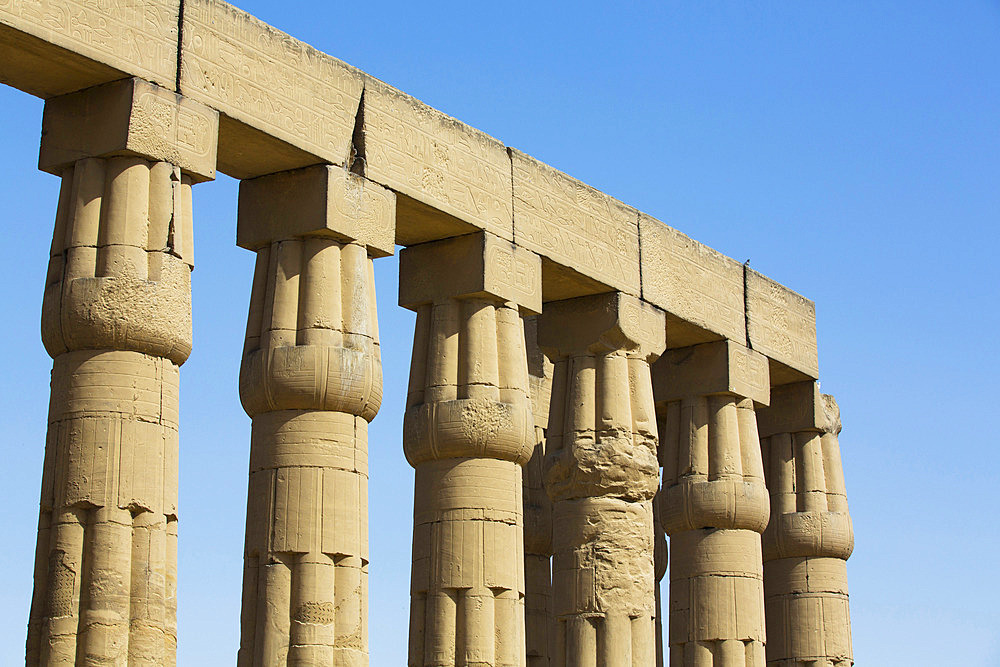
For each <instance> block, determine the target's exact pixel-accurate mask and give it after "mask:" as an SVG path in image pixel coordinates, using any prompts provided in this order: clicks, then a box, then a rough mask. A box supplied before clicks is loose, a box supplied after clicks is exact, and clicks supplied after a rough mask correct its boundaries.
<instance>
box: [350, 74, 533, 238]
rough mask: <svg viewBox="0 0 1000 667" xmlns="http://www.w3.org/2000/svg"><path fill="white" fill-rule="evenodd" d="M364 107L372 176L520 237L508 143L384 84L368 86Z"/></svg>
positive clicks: (369, 83)
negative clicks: (516, 229) (515, 229)
mask: <svg viewBox="0 0 1000 667" xmlns="http://www.w3.org/2000/svg"><path fill="white" fill-rule="evenodd" d="M364 104H365V108H364V119H365V155H366V158H365V159H366V172H365V175H366V176H367V177H368V178H371V179H372V180H374V181H377V182H379V183H382V184H383V185H386V186H388V187H391V188H392V189H393V190H397V191H399V192H401V193H403V194H405V195H408V196H410V197H412V198H414V199H416V200H418V201H420V202H423V203H425V204H427V205H429V206H432V207H434V208H436V209H438V210H441V211H444V212H445V213H448V214H450V215H453V216H455V217H456V218H459V219H460V220H464V221H466V222H469V223H472V224H473V225H475V226H476V227H478V228H480V229H485V230H486V231H488V232H490V233H492V234H495V235H497V236H499V237H500V238H503V239H506V240H508V241H510V240H512V239H513V215H512V213H511V203H510V192H511V176H510V159H509V158H508V157H507V152H506V148H505V147H504V145H503V144H502V143H500V142H499V141H497V140H496V139H494V138H493V137H491V136H489V135H487V134H485V133H484V132H481V131H479V130H477V129H475V128H472V127H469V126H468V125H465V124H464V123H461V122H459V121H457V120H455V119H454V118H451V117H450V116H446V115H445V114H443V113H441V112H440V111H438V110H436V109H433V108H431V107H429V106H427V105H426V104H424V103H423V102H421V101H419V100H416V99H414V98H412V97H410V96H409V95H406V94H405V93H402V92H400V91H398V90H396V89H395V88H392V87H391V86H389V85H386V84H385V83H382V82H381V81H378V80H376V79H372V78H369V79H368V80H367V82H366V83H365V103H364Z"/></svg>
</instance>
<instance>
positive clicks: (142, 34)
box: [0, 0, 180, 87]
mask: <svg viewBox="0 0 1000 667" xmlns="http://www.w3.org/2000/svg"><path fill="white" fill-rule="evenodd" d="M179 6H180V2H179V0H166V1H164V2H132V1H130V0H102V1H101V2H89V1H87V0H0V24H3V23H5V24H7V25H11V26H13V27H14V28H16V29H18V30H21V31H24V32H26V33H28V34H31V35H34V36H36V37H39V38H41V39H43V40H45V41H47V42H51V43H52V44H56V45H58V46H62V47H64V48H66V49H69V50H70V51H74V52H76V53H79V54H81V55H84V56H87V57H88V58H92V59H94V60H96V61H98V62H101V63H104V64H106V65H110V66H111V67H114V68H115V69H119V70H122V71H124V72H127V73H129V74H134V75H137V76H141V77H142V78H144V79H148V80H150V81H154V82H156V83H158V84H160V85H162V86H170V87H173V85H174V80H175V76H176V70H177V14H178V9H179Z"/></svg>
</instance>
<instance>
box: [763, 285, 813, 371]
mask: <svg viewBox="0 0 1000 667" xmlns="http://www.w3.org/2000/svg"><path fill="white" fill-rule="evenodd" d="M746 289H747V333H748V334H749V337H750V344H751V345H752V346H753V349H755V350H758V351H760V352H762V353H764V354H766V355H767V356H768V357H770V358H772V359H774V360H775V361H780V362H781V363H783V364H785V365H787V366H790V367H791V368H794V369H795V370H797V371H800V372H802V373H804V374H805V375H807V376H809V377H811V378H814V379H815V378H817V377H819V360H818V358H817V350H816V305H815V304H814V303H813V302H812V301H810V300H809V299H807V298H805V297H804V296H802V295H800V294H797V293H795V292H793V291H792V290H790V289H788V288H787V287H785V286H784V285H781V284H780V283H777V282H775V281H774V280H771V279H770V278H768V277H767V276H764V275H761V274H760V273H757V272H756V271H753V270H750V269H748V270H747V280H746Z"/></svg>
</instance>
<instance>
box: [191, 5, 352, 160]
mask: <svg viewBox="0 0 1000 667" xmlns="http://www.w3.org/2000/svg"><path fill="white" fill-rule="evenodd" d="M182 34H183V43H182V45H181V72H180V91H181V92H182V93H183V94H184V95H186V96H188V97H191V98H192V99H196V100H198V101H200V102H204V103H205V104H210V105H211V106H213V107H215V108H216V109H218V110H219V111H220V112H222V114H223V115H224V117H223V121H222V128H221V137H220V151H219V152H220V161H219V168H220V169H221V170H222V171H223V172H225V173H227V174H230V175H231V176H235V177H237V178H250V177H252V176H260V175H262V174H268V173H274V172H277V171H285V170H288V169H294V168H298V167H305V166H308V165H310V164H316V163H318V162H330V163H332V164H338V165H343V164H346V163H347V162H348V160H349V159H350V156H351V137H352V134H353V132H354V123H355V117H356V115H357V112H358V105H359V103H360V100H361V89H362V87H363V82H362V81H363V79H362V74H361V72H359V71H358V70H356V69H354V68H353V67H350V66H349V65H346V64H344V63H343V62H341V61H339V60H337V59H336V58H333V57H331V56H328V55H326V54H325V53H322V52H320V51H317V50H316V49H314V48H313V47H311V46H309V45H308V44H306V43H304V42H300V41H299V40H297V39H294V38H293V37H291V36H289V35H287V34H285V33H283V32H281V31H280V30H277V29H275V28H273V27H271V26H269V25H267V24H266V23H264V22H263V21H261V20H259V19H257V18H255V17H253V16H251V15H250V14H247V13H246V12H244V11H242V10H240V9H237V8H236V7H233V6H232V5H230V4H228V3H225V2H222V1H221V0H185V3H184V26H183V32H182Z"/></svg>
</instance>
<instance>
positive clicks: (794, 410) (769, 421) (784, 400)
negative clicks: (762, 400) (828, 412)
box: [757, 380, 827, 438]
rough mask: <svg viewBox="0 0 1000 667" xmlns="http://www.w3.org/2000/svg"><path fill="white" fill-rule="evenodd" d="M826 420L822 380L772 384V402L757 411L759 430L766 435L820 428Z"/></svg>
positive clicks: (761, 435) (762, 435)
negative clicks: (821, 388) (821, 387)
mask: <svg viewBox="0 0 1000 667" xmlns="http://www.w3.org/2000/svg"><path fill="white" fill-rule="evenodd" d="M826 421H827V418H826V416H825V413H824V405H823V396H822V394H820V392H819V383H818V382H814V381H812V380H809V381H807V382H792V383H791V384H783V385H779V386H776V387H772V388H771V403H770V405H769V406H768V407H766V408H763V409H761V410H758V411H757V431H758V432H759V433H760V437H762V438H767V437H770V436H772V435H774V434H776V433H798V432H800V431H820V430H822V429H823V425H824V424H825V423H826Z"/></svg>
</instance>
